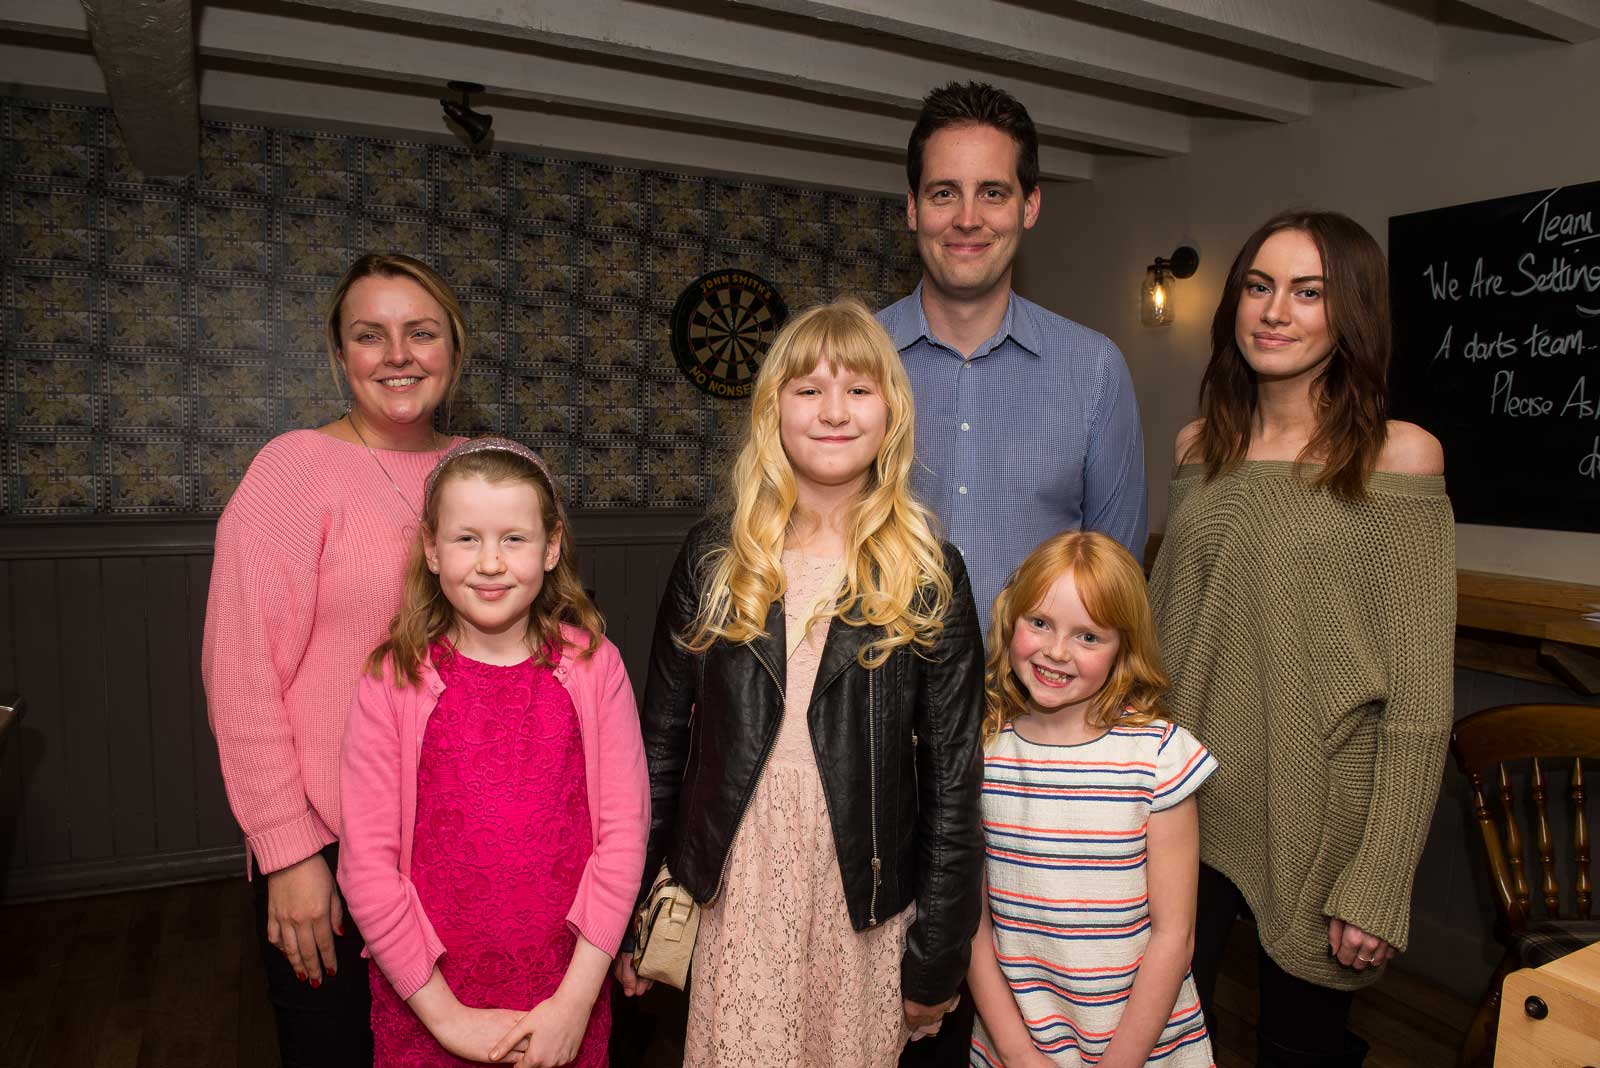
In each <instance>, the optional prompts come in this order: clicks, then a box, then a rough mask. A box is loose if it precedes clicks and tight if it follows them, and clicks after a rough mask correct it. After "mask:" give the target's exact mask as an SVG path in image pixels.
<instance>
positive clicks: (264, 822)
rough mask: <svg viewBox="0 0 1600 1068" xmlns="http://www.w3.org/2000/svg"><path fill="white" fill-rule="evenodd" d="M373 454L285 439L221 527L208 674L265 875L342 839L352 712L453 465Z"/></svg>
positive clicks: (204, 667) (427, 457) (221, 738)
mask: <svg viewBox="0 0 1600 1068" xmlns="http://www.w3.org/2000/svg"><path fill="white" fill-rule="evenodd" d="M460 440H461V439H459V438H457V439H454V440H453V441H452V442H451V444H452V445H453V444H455V442H457V441H460ZM375 452H376V455H377V458H378V461H379V462H381V463H382V470H380V468H379V462H375V461H374V459H373V457H372V456H370V455H368V454H367V450H366V449H365V448H364V447H362V446H361V445H358V444H352V443H350V442H345V441H340V440H338V439H337V438H331V437H329V436H328V435H326V434H322V433H318V432H317V431H315V430H294V431H290V432H289V433H287V434H284V435H282V436H280V437H277V438H274V439H273V440H271V441H269V442H267V444H266V446H265V447H264V448H263V449H262V450H261V452H260V453H259V454H257V456H256V458H255V460H254V461H252V462H251V464H250V469H249V470H248V471H247V472H245V476H244V480H243V481H241V482H240V483H239V488H238V489H237V490H235V491H234V494H233V498H232V499H231V500H229V501H228V507H227V508H226V509H225V510H224V511H223V513H222V518H221V519H220V520H218V522H217V547H216V556H215V559H214V561H213V562H212V565H211V592H210V595H209V597H208V598H207V601H206V630H205V645H204V649H203V651H202V653H201V673H202V675H203V676H204V679H205V686H206V703H207V707H208V709H209V712H210V717H211V729H212V731H213V732H214V733H215V734H216V736H217V751H218V753H219V754H220V755H221V758H222V779H223V782H224V784H225V785H226V786H227V790H228V803H229V804H230V805H231V806H232V808H233V815H234V818H236V819H237V820H238V821H239V826H240V827H241V828H242V829H243V830H244V834H245V841H246V844H247V847H248V849H249V851H250V853H251V854H253V855H254V857H255V860H256V863H257V864H259V865H260V866H261V870H262V871H264V872H273V871H277V870H278V869H280V868H286V867H288V866H289V865H291V864H294V863H296V862H298V861H301V860H304V859H305V858H306V857H309V856H310V855H311V854H313V853H315V852H316V851H317V850H319V849H321V848H322V847H323V846H325V845H327V844H328V843H329V842H332V841H335V840H337V839H338V838H339V837H340V821H339V739H340V738H341V737H342V736H343V734H344V717H345V711H346V710H347V709H348V708H349V707H350V698H351V696H352V695H353V694H354V693H355V688H356V679H357V678H358V677H359V675H360V674H361V666H362V664H363V662H364V661H365V660H366V658H367V654H369V653H370V652H372V650H373V648H374V647H375V646H376V645H377V644H378V643H379V642H380V641H382V640H383V639H384V637H385V636H386V635H387V634H388V627H389V619H390V617H391V616H392V615H394V612H395V609H397V608H398V607H399V606H400V583H401V578H402V576H403V575H404V573H405V567H406V561H407V559H408V556H409V554H410V552H411V547H412V544H413V542H414V540H415V538H416V527H417V511H418V509H419V507H420V506H421V503H422V484H423V481H424V480H425V479H426V478H427V475H428V472H429V471H432V470H433V467H434V464H436V463H437V462H438V460H439V456H440V453H436V452H394V451H391V450H387V449H378V450H375ZM384 471H387V472H388V477H385V475H384ZM390 478H393V479H394V483H395V485H398V487H399V489H400V490H401V492H402V493H404V495H405V500H402V499H401V495H400V494H399V493H396V492H395V485H391V484H390V482H389V479H390ZM408 502H409V503H408ZM247 864H248V861H247Z"/></svg>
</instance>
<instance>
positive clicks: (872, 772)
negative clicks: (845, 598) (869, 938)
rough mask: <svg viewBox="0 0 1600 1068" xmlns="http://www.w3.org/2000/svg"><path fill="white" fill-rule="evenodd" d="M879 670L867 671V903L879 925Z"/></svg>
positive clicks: (869, 921)
mask: <svg viewBox="0 0 1600 1068" xmlns="http://www.w3.org/2000/svg"><path fill="white" fill-rule="evenodd" d="M877 674H878V672H877V671H876V670H871V671H868V672H867V797H868V803H867V812H868V815H869V817H870V818H871V821H872V899H871V901H870V902H868V904H867V924H868V926H871V927H876V926H877V925H878V884H879V883H881V882H883V861H882V859H880V858H879V856H878V730H877V727H876V725H875V724H874V720H876V719H877V698H876V692H877V687H876V685H875V679H876V676H877Z"/></svg>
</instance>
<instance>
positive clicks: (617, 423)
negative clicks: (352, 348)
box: [0, 97, 918, 516]
mask: <svg viewBox="0 0 1600 1068" xmlns="http://www.w3.org/2000/svg"><path fill="white" fill-rule="evenodd" d="M0 205H3V213H4V214H3V217H0V224H3V228H0V238H3V247H0V290H3V296H0V359H3V360H4V375H5V377H4V381H3V384H0V389H3V391H4V402H5V403H4V406H3V408H0V437H3V448H4V478H3V479H0V515H13V516H17V515H55V516H76V515H87V514H93V513H113V514H152V513H179V514H215V513H216V512H218V511H220V510H221V508H222V506H223V505H224V504H225V503H226V502H227V499H228V495H229V494H230V493H231V492H232V490H233V487H234V485H235V484H236V483H237V482H238V479H239V477H240V475H241V474H243V472H244V469H245V467H246V466H247V465H248V464H249V462H250V459H251V457H252V456H254V455H255V452H256V450H257V449H258V448H260V446H261V445H262V443H263V442H265V441H266V440H267V439H268V438H270V437H271V436H273V435H274V434H277V433H280V432H282V431H284V430H288V429H292V428H295V427H305V426H315V425H317V424H319V423H323V422H327V421H328V420H330V419H332V418H334V417H335V416H337V414H338V412H339V407H338V402H337V397H336V395H335V393H334V388H333V384H332V381H331V378H330V376H329V374H328V371H327V366H326V358H325V356H324V352H323V342H322V334H321V329H320V318H321V314H322V308H323V302H324V300H325V298H326V295H327V293H328V292H329V291H330V290H331V288H332V287H333V285H334V283H335V282H336V281H337V280H338V277H339V275H340V274H341V273H342V272H343V271H344V269H345V267H346V266H348V264H349V262H350V261H351V260H352V259H353V258H354V257H355V256H357V255H359V254H361V253H362V252H365V251H368V250H389V249H393V250H399V251H405V252H410V253H412V254H413V255H417V256H419V257H421V258H422V259H424V260H426V261H428V262H429V263H431V264H432V265H433V266H435V267H436V268H438V269H439V270H440V271H441V272H442V273H443V274H444V276H445V277H446V278H447V279H449V280H450V282H451V283H452V284H453V285H454V286H455V287H456V289H457V292H458V293H459V294H460V296H461V298H462V300H463V303H464V304H465V306H466V309H467V317H468V320H469V329H470V331H471V339H470V342H471V349H472V353H471V359H470V362H469V364H468V368H467V373H466V375H465V378H464V382H463V386H464V388H463V390H462V392H461V394H460V395H459V396H458V399H457V401H456V403H455V406H454V409H453V411H452V412H451V417H450V423H451V429H454V430H457V431H459V432H462V433H486V432H490V431H495V432H499V433H504V434H509V435H512V436H514V437H517V438H520V439H522V440H523V441H526V442H528V443H529V444H531V445H533V446H534V447H536V448H538V449H540V450H541V451H542V452H543V454H544V455H545V456H546V457H548V458H549V460H550V462H551V465H552V466H553V467H555V468H556V469H557V470H558V471H560V472H561V473H563V474H564V475H566V476H568V484H569V489H568V492H569V493H570V494H572V496H573V501H574V504H576V505H577V506H580V507H629V506H696V505H700V504H703V503H705V501H706V500H707V499H708V497H709V495H711V494H713V493H715V491H716V489H717V482H716V476H715V472H716V471H717V470H718V469H719V465H720V463H721V457H722V456H723V455H725V452H726V450H727V448H728V446H729V445H730V444H731V442H732V441H733V439H734V437H735V435H736V433H737V430H738V427H739V425H740V421H741V420H742V418H743V413H744V404H743V402H740V401H727V400H718V399H713V398H711V397H709V396H707V395H705V394H704V393H701V392H700V391H699V390H697V389H695V388H694V387H693V386H692V385H690V384H689V383H688V382H687V381H686V380H684V379H683V377H682V376H681V375H680V374H679V372H678V370H677V368H676V365H675V364H674V362H673V358H672V354H671V348H670V344H669V342H668V335H667V321H668V318H669V315H670V313H671V310H672V304H673V301H674V300H675V299H676V297H677V295H678V293H679V291H680V290H682V288H683V287H684V286H685V285H686V284H688V283H689V282H690V281H691V280H693V279H694V278H695V277H696V276H697V275H699V274H701V273H703V272H705V271H708V270H711V269H713V268H722V267H742V268H745V269H747V270H753V271H755V272H756V273H758V274H761V275H763V276H764V277H766V278H767V279H768V280H770V281H772V282H774V283H776V285H777V286H778V288H779V290H780V292H782V294H783V296H784V298H785V299H786V300H787V302H788V304H789V307H790V308H791V309H798V308H801V307H803V306H805V305H807V304H810V303H813V302H815V301H818V300H823V299H827V298H828V297H830V296H832V295H834V294H835V293H841V292H850V293H855V294H858V295H860V296H862V297H863V298H864V299H866V300H867V301H868V302H869V303H871V304H873V305H874V306H876V305H879V304H882V303H886V302H888V301H889V300H892V299H894V298H897V297H899V296H901V295H903V294H905V293H906V292H908V291H909V290H910V288H911V287H912V286H913V285H914V284H915V281H916V278H917V275H918V267H917V261H916V250H915V247H914V246H913V245H912V243H911V240H910V238H909V236H908V235H907V234H906V233H905V232H904V222H903V214H902V213H903V208H902V202H901V201H900V200H899V199H897V198H887V197H871V196H856V195H850V194H842V193H833V192H822V191H818V190H814V189H804V188H797V187H788V186H780V185H775V184H764V183H755V182H748V181H739V180H733V179H729V180H721V179H716V178H707V177H704V176H700V175H686V174H673V173H669V172H662V171H654V170H646V169H638V168H633V167H626V166H621V165H614V164H609V163H593V162H583V161H574V160H569V159H560V158H553V157H543V156H530V155H521V154H517V153H511V152H471V151H468V150H466V149H463V148H457V147H454V146H449V145H437V144H424V143H418V142H410V141H399V140H386V139H381V138H371V137H354V136H347V135H343V134H332V133H323V132H317V131H314V130H289V129H275V128H270V127H266V126H255V125H244V124H239V123H222V122H207V123H204V124H203V127H202V131H201V152H200V167H199V170H198V172H197V174H196V175H194V176H193V177H191V178H188V179H185V180H182V181H170V180H155V179H148V178H146V177H144V176H143V175H142V174H140V173H139V172H138V171H136V170H135V169H134V168H133V166H132V164H131V163H130V162H129V160H128V157H127V153H126V151H125V149H124V147H123V145H122V143H121V139H120V133H119V131H118V129H117V125H116V122H115V119H114V118H113V116H112V114H111V112H110V111H109V110H108V109H104V108H94V107H83V106H78V105H68V104H56V103H45V102H39V101H30V100H22V99H17V98H3V97H0Z"/></svg>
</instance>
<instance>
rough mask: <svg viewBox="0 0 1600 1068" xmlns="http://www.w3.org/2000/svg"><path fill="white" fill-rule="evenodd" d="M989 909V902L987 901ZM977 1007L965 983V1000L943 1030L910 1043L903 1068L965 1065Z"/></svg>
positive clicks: (962, 1067)
mask: <svg viewBox="0 0 1600 1068" xmlns="http://www.w3.org/2000/svg"><path fill="white" fill-rule="evenodd" d="M984 907H985V908H988V902H987V901H985V902H984ZM976 1016H977V1008H976V1006H974V1005H973V1003H972V991H970V990H968V989H967V984H966V983H964V982H963V983H962V984H961V1000H960V1001H959V1002H958V1003H957V1004H956V1007H955V1008H953V1009H951V1010H950V1011H949V1012H948V1013H946V1014H945V1017H944V1019H943V1020H942V1021H940V1023H939V1033H938V1034H936V1035H929V1036H928V1037H927V1038H919V1039H917V1040H916V1041H915V1042H908V1043H906V1048H905V1050H904V1051H902V1052H901V1054H900V1068H965V1066H966V1065H967V1063H968V1062H969V1060H970V1058H971V1056H972V1021H973V1020H974V1019H975V1018H976Z"/></svg>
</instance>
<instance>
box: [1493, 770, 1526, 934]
mask: <svg viewBox="0 0 1600 1068" xmlns="http://www.w3.org/2000/svg"><path fill="white" fill-rule="evenodd" d="M1495 770H1496V771H1498V772H1499V773H1500V812H1501V815H1502V816H1503V817H1504V818H1505V821H1506V864H1507V865H1508V866H1509V867H1510V869H1511V892H1512V893H1513V894H1515V895H1516V898H1517V905H1518V906H1519V907H1520V908H1521V909H1522V914H1523V915H1524V916H1526V915H1527V914H1528V897H1529V895H1528V868H1527V864H1526V863H1525V862H1524V860H1523V855H1522V849H1523V845H1522V824H1521V823H1519V822H1517V796H1516V794H1515V793H1514V792H1513V791H1512V789H1511V777H1510V776H1509V775H1507V774H1506V766H1505V765H1504V764H1501V765H1500V766H1499V767H1497V768H1496V769H1495Z"/></svg>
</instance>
